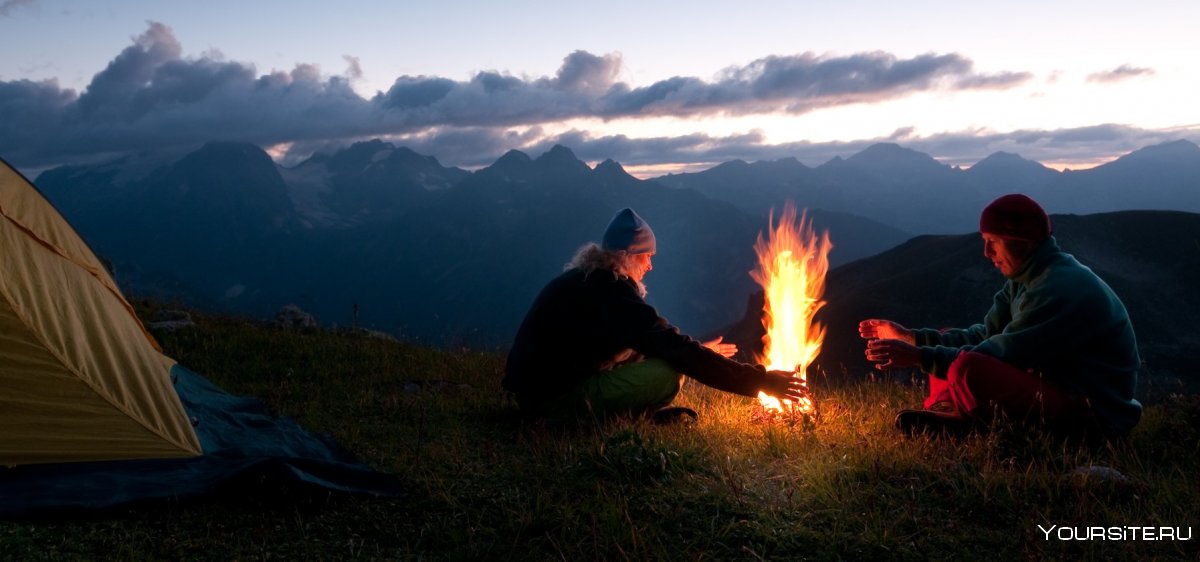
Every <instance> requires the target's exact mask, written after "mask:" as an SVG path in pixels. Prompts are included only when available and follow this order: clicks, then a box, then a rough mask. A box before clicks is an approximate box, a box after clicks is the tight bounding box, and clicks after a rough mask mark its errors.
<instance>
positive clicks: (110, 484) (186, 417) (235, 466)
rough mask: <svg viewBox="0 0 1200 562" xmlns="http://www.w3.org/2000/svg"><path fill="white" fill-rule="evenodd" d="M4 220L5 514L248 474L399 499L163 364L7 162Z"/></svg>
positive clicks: (1, 430) (2, 181)
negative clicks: (277, 476)
mask: <svg viewBox="0 0 1200 562" xmlns="http://www.w3.org/2000/svg"><path fill="white" fill-rule="evenodd" d="M0 214H2V215H3V218H2V220H0V258H2V259H3V268H2V269H0V497H3V498H4V501H3V502H0V515H12V514H21V513H26V512H31V511H44V510H53V509H55V508H56V507H82V508H87V507H112V506H117V505H123V504H126V503H131V502H136V501H138V500H141V499H152V498H166V497H189V496H194V495H201V494H204V493H207V492H209V491H212V490H214V489H216V488H217V487H219V486H221V485H222V483H224V482H227V481H229V480H232V479H235V478H237V477H239V476H245V475H246V473H247V472H253V471H259V472H260V473H261V474H272V475H281V476H283V477H286V478H293V479H296V480H299V481H303V482H307V483H310V484H314V485H318V486H322V487H326V488H332V489H339V490H347V491H361V492H368V493H375V494H377V495H394V494H395V493H397V492H398V489H399V488H398V485H397V484H398V483H396V482H394V481H393V480H392V479H390V478H388V477H387V476H386V475H380V474H378V473H375V472H374V471H373V470H371V469H370V468H369V467H367V466H365V465H362V464H361V463H359V462H358V461H357V460H355V459H354V457H353V456H352V455H351V454H350V453H349V452H347V451H345V450H344V449H342V448H341V447H339V446H337V444H336V443H333V442H332V441H331V440H329V439H327V438H324V437H320V436H317V435H314V434H311V433H309V432H306V431H304V430H303V429H302V428H300V427H299V426H297V425H296V424H295V423H294V422H292V421H291V420H287V419H283V418H277V417H274V416H271V415H270V414H269V413H267V412H266V410H265V408H263V407H262V405H261V403H259V402H258V401H256V400H253V399H247V398H237V397H233V396H230V395H228V394H226V393H224V392H223V391H221V390H220V389H219V388H216V387H215V386H213V385H211V384H210V383H208V381H206V380H204V379H203V378H202V377H200V375H198V374H196V373H193V372H191V371H189V370H187V369H185V368H183V367H181V366H179V365H176V363H175V361H174V360H172V359H171V358H169V357H167V356H166V355H164V354H163V353H162V351H161V349H160V348H159V347H158V344H157V343H156V342H155V340H154V338H153V337H152V336H151V335H150V333H148V332H147V331H146V330H145V328H144V327H143V325H142V323H141V321H140V320H139V319H138V318H137V315H136V314H135V312H134V310H133V308H132V306H131V305H130V304H129V302H128V301H127V300H126V299H125V297H124V296H122V294H121V291H120V289H119V288H118V287H117V284H116V283H115V281H114V280H113V278H112V276H111V275H109V273H108V272H107V270H106V269H105V268H104V266H103V264H102V263H101V262H100V260H99V259H98V258H97V257H96V255H95V254H94V253H93V252H92V250H91V249H90V248H89V247H88V245H87V244H86V243H85V242H84V241H83V239H82V238H81V237H80V236H79V235H78V234H77V233H76V232H75V230H74V229H73V228H71V226H70V225H69V224H68V223H67V221H66V220H65V219H64V218H63V217H62V216H61V215H60V214H59V213H58V212H57V211H56V210H55V209H54V207H53V206H52V205H51V204H50V202H49V201H47V200H46V199H45V197H44V196H42V194H41V193H40V192H39V191H38V190H37V189H36V188H35V187H34V186H33V184H32V183H30V182H29V181H28V180H27V179H26V178H25V177H24V176H22V175H21V174H20V173H18V172H17V171H16V170H14V169H13V168H12V167H11V166H9V165H8V163H7V162H4V161H3V160H0ZM281 469H282V470H281Z"/></svg>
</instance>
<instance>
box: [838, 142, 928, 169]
mask: <svg viewBox="0 0 1200 562" xmlns="http://www.w3.org/2000/svg"><path fill="white" fill-rule="evenodd" d="M846 162H849V163H851V164H856V165H860V166H867V167H871V168H877V167H893V166H905V167H913V166H921V167H937V168H945V166H944V165H942V164H941V163H940V162H938V161H937V160H935V159H934V158H933V157H932V156H930V155H928V154H925V153H924V152H917V151H916V150H913V149H911V148H904V147H902V146H900V145H898V144H896V143H891V142H881V143H876V144H873V145H871V146H868V147H867V148H865V149H863V150H862V151H861V152H859V153H857V154H855V155H853V156H851V157H850V158H847V159H846Z"/></svg>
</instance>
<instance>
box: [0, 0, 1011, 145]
mask: <svg viewBox="0 0 1200 562" xmlns="http://www.w3.org/2000/svg"><path fill="white" fill-rule="evenodd" d="M3 5H5V6H15V5H16V4H13V3H12V2H11V1H10V2H9V3H7V4H3ZM345 60H346V61H347V63H348V68H347V70H346V71H345V74H344V75H340V76H332V77H323V76H322V73H321V72H320V69H318V68H317V67H315V66H312V65H305V64H300V65H297V66H296V67H295V68H294V69H292V70H291V71H290V72H281V71H273V72H270V73H268V74H263V75H260V74H259V73H258V72H257V71H256V69H255V68H254V66H252V65H248V64H245V63H240V62H233V61H227V60H223V58H222V57H221V55H220V54H219V53H210V54H205V55H203V56H200V57H184V56H183V48H182V46H181V45H180V43H179V41H178V40H176V38H175V35H174V33H173V32H172V30H171V28H170V27H168V26H166V25H163V24H161V23H155V22H151V23H150V24H149V26H148V29H147V30H146V31H145V32H144V33H143V34H141V35H140V36H138V37H136V38H134V40H133V43H132V44H131V45H130V46H129V47H127V48H125V49H124V50H123V51H121V52H120V53H119V54H118V55H117V56H116V57H115V58H114V59H113V60H112V61H111V62H110V63H109V64H108V66H107V67H106V68H105V69H104V70H102V71H101V72H99V73H97V74H96V75H95V76H94V77H93V79H92V81H91V83H90V84H88V86H87V88H86V89H85V90H84V91H83V92H82V93H80V94H77V93H76V92H74V91H73V90H69V89H61V88H59V86H58V85H57V83H56V82H54V81H48V82H36V83H35V82H29V81H21V80H19V81H13V82H3V81H0V108H3V109H5V110H6V111H5V113H4V114H3V117H0V130H2V131H5V132H6V133H7V134H5V135H4V136H2V137H0V154H2V155H4V156H5V157H6V158H8V159H9V160H10V161H12V162H14V163H17V164H18V165H28V166H36V165H45V164H49V163H54V162H60V161H70V160H74V159H82V158H86V157H89V156H94V155H96V154H102V153H113V152H120V151H127V150H136V149H143V148H149V147H163V146H186V145H191V144H196V143H200V142H205V141H208V140H214V139H221V140H241V141H248V142H254V143H257V144H260V145H274V144H277V143H284V142H290V143H297V144H299V145H305V144H320V143H323V142H326V141H334V140H339V139H355V138H363V137H368V136H395V135H403V136H411V137H414V138H430V139H436V138H444V137H445V135H447V134H451V133H448V132H447V131H454V130H468V131H481V130H484V129H489V128H497V129H498V130H500V131H505V130H507V129H509V128H513V127H521V128H525V129H527V130H528V129H529V128H531V127H537V126H539V125H543V124H549V123H553V122H557V121H561V120H564V119H572V118H602V119H613V118H639V117H650V116H676V117H685V116H694V115H707V114H746V113H755V112H792V113H798V112H805V111H811V110H814V109H817V108H821V107H828V106H835V105H843V104H850V103H861V102H869V101H878V100H883V99H889V98H896V97H902V96H905V95H908V94H910V93H912V92H916V91H922V90H931V89H967V88H997V87H1008V86H1011V85H1014V84H1017V83H1019V82H1021V81H1022V80H1024V79H1026V77H1027V75H1025V74H1020V73H1008V74H997V75H983V74H978V73H976V72H974V71H973V69H972V63H971V61H970V60H968V59H965V58H963V57H962V56H960V55H957V54H948V55H933V54H929V55H921V56H917V57H913V58H909V59H901V58H897V57H895V56H893V55H890V54H887V53H882V52H874V53H861V54H855V55H850V56H843V57H831V56H818V55H813V54H801V55H794V56H772V57H766V58H762V59H759V60H756V61H753V62H751V63H749V64H747V65H744V66H735V67H730V68H727V69H725V70H724V71H722V72H721V73H720V74H719V75H718V76H717V77H716V78H714V79H713V80H703V79H700V78H696V77H686V76H676V77H671V78H667V79H665V80H661V81H659V82H656V83H653V84H650V85H648V86H644V87H637V88H633V87H630V86H629V85H627V84H625V83H623V82H618V81H617V77H618V76H619V75H620V73H621V69H622V59H621V56H620V55H619V54H608V55H594V54H591V53H588V52H585V51H576V52H573V53H571V54H569V55H567V56H566V57H565V58H564V59H563V63H562V65H561V66H560V68H559V69H558V70H557V72H556V73H555V74H554V75H553V76H545V77H540V78H522V77H516V76H512V75H509V74H506V73H502V72H497V71H484V72H478V73H476V74H475V75H473V76H471V77H470V78H469V79H467V80H454V79H450V78H445V77H439V76H401V77H399V78H397V79H396V80H395V81H394V83H393V84H392V86H391V87H390V88H389V89H388V90H387V91H386V92H379V93H378V94H377V95H375V96H373V97H372V98H371V99H364V98H363V97H362V96H359V95H358V94H357V93H355V92H354V90H353V88H352V87H351V81H353V80H358V79H360V78H361V76H362V71H361V66H360V65H359V63H358V60H357V59H356V58H354V57H350V56H347V57H345ZM18 110H20V112H18ZM495 135H496V138H498V139H503V138H506V137H507V135H508V133H504V132H500V133H496V134H495Z"/></svg>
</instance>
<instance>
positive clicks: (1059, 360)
mask: <svg viewBox="0 0 1200 562" xmlns="http://www.w3.org/2000/svg"><path fill="white" fill-rule="evenodd" d="M913 335H914V336H915V337H916V344H917V346H919V347H920V351H921V367H922V369H924V370H925V372H927V373H930V374H932V375H933V376H936V377H939V378H946V373H947V371H948V370H949V368H950V363H952V362H953V361H954V359H955V358H957V357H958V355H959V354H960V353H962V352H964V351H977V352H980V353H986V354H988V355H991V356H992V357H996V358H998V359H1000V360H1002V361H1004V362H1006V363H1009V364H1010V365H1014V366H1016V367H1019V368H1021V369H1027V370H1032V371H1036V372H1040V373H1042V374H1043V376H1045V377H1046V380H1048V381H1050V382H1052V383H1054V384H1056V385H1058V386H1059V387H1060V388H1063V389H1064V390H1066V391H1068V392H1071V393H1073V394H1076V395H1080V396H1083V397H1085V398H1087V399H1088V400H1089V402H1090V403H1091V405H1092V410H1093V411H1094V412H1095V413H1096V416H1097V417H1098V418H1099V419H1100V421H1101V423H1103V424H1104V425H1105V426H1106V427H1107V429H1108V430H1109V431H1110V432H1111V433H1114V434H1117V435H1123V434H1125V433H1127V432H1128V431H1129V430H1130V429H1132V428H1133V426H1134V425H1137V422H1138V420H1139V419H1140V418H1141V414H1142V405H1141V404H1140V403H1138V401H1137V400H1135V399H1134V398H1133V393H1134V388H1135V387H1136V386H1137V371H1138V367H1139V365H1140V364H1141V359H1140V358H1139V356H1138V351H1137V339H1136V338H1135V336H1134V333H1133V325H1132V324H1131V323H1130V321H1129V314H1128V312H1126V310H1125V305H1124V304H1123V303H1121V299H1119V298H1117V295H1116V294H1115V293H1113V290H1112V288H1111V287H1109V286H1108V284H1107V283H1105V282H1104V281H1103V280H1102V279H1100V278H1099V277H1097V276H1096V274H1095V273H1093V272H1092V270H1091V269H1089V268H1087V267H1086V266H1084V265H1082V264H1080V263H1079V262H1078V261H1077V260H1076V259H1075V258H1074V257H1073V256H1071V255H1070V254H1067V253H1064V252H1063V251H1062V250H1061V249H1059V247H1058V242H1057V241H1056V240H1055V239H1054V237H1051V238H1050V239H1049V240H1047V241H1046V242H1045V243H1043V244H1042V245H1041V246H1039V247H1038V248H1037V249H1036V250H1035V251H1034V253H1033V255H1032V256H1030V258H1029V261H1027V262H1026V263H1025V265H1024V266H1023V267H1022V268H1021V269H1020V270H1018V271H1016V272H1014V273H1013V274H1012V275H1011V276H1009V278H1008V281H1007V282H1005V284H1004V287H1003V288H1002V289H1000V291H999V292H997V293H996V296H995V298H994V300H993V302H992V308H991V310H989V311H988V313H987V315H986V316H985V317H984V319H983V323H982V324H975V325H974V326H971V327H970V328H966V329H957V328H956V329H949V330H934V329H928V328H924V329H918V330H913Z"/></svg>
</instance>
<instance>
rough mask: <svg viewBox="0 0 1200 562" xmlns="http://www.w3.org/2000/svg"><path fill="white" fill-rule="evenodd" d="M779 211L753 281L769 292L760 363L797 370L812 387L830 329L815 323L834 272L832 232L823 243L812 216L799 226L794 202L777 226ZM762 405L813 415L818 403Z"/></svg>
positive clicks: (768, 400)
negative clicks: (827, 279)
mask: <svg viewBox="0 0 1200 562" xmlns="http://www.w3.org/2000/svg"><path fill="white" fill-rule="evenodd" d="M773 215H774V211H772V217H771V219H769V220H768V229H769V231H770V234H769V240H764V239H763V236H762V233H759V235H758V240H757V241H756V242H755V243H754V251H755V253H757V254H758V268H757V269H755V270H754V271H752V272H750V276H751V277H753V278H754V280H755V281H757V282H758V284H759V285H762V287H763V290H764V291H765V300H766V302H765V303H764V304H763V326H764V327H766V329H767V333H766V335H765V336H763V356H762V357H760V358H759V363H763V364H765V365H766V366H767V369H769V370H772V371H792V373H793V376H797V377H800V379H801V380H803V381H805V385H806V386H807V380H808V373H807V369H808V366H809V364H811V363H812V361H813V360H814V359H816V357H817V354H818V353H820V352H821V343H822V342H823V341H824V340H825V327H824V326H821V325H820V324H818V323H816V322H813V317H814V316H815V315H816V314H817V311H818V310H820V309H821V307H822V306H825V301H823V300H821V298H822V296H823V295H824V294H825V274H826V273H827V272H828V271H829V250H831V249H833V243H831V242H830V241H829V232H828V231H825V232H822V233H821V236H820V237H819V238H818V237H817V235H816V232H814V231H813V227H812V222H811V221H808V220H807V216H806V215H807V213H804V214H801V215H800V221H799V222H797V221H796V206H795V205H793V204H792V202H790V201H789V202H788V203H787V204H785V205H784V207H783V213H782V214H781V215H780V217H779V223H778V224H774V220H773V219H774V216H773ZM758 401H759V403H761V404H762V406H763V408H765V409H767V410H768V411H774V412H782V411H783V410H784V408H785V407H787V408H789V409H797V410H799V411H800V412H801V413H808V412H811V411H812V409H813V404H812V401H811V400H810V399H808V398H807V397H806V398H804V399H803V400H801V402H800V403H798V404H794V405H793V404H792V403H791V401H790V400H784V403H783V404H780V402H779V399H778V398H775V397H772V396H767V395H766V394H765V393H762V392H759V393H758Z"/></svg>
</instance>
